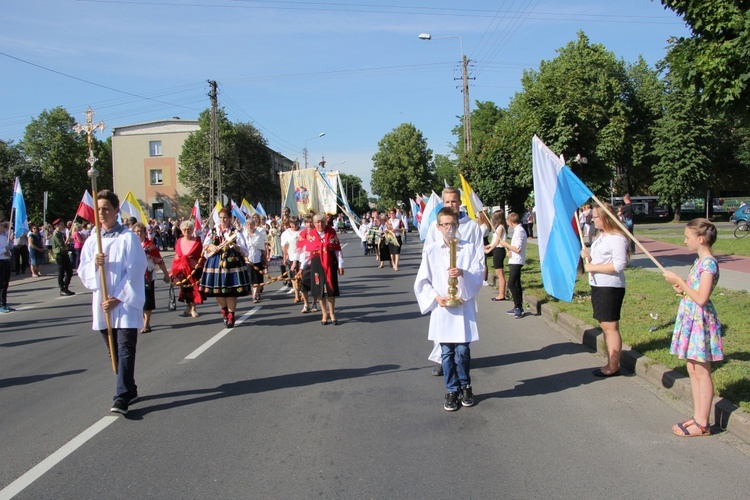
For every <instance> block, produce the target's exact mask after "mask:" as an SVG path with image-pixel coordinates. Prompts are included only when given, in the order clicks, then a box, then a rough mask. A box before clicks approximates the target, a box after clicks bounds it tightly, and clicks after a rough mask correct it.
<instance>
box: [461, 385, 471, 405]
mask: <svg viewBox="0 0 750 500" xmlns="http://www.w3.org/2000/svg"><path fill="white" fill-rule="evenodd" d="M461 405H463V406H474V393H472V392H471V386H466V387H464V388H463V389H461Z"/></svg>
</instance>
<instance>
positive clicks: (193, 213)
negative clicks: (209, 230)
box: [190, 200, 203, 231]
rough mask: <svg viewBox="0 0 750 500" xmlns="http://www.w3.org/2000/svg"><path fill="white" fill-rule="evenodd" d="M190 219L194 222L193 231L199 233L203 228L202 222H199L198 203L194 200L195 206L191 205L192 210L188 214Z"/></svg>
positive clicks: (199, 209)
mask: <svg viewBox="0 0 750 500" xmlns="http://www.w3.org/2000/svg"><path fill="white" fill-rule="evenodd" d="M190 217H192V218H193V220H194V221H195V222H194V224H195V230H196V231H200V229H201V227H203V221H201V206H200V204H199V203H198V200H195V205H193V210H192V211H191V212H190Z"/></svg>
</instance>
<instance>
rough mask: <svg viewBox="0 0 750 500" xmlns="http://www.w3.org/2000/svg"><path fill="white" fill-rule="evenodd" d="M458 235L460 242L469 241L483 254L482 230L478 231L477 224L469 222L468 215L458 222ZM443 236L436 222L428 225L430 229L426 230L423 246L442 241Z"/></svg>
mask: <svg viewBox="0 0 750 500" xmlns="http://www.w3.org/2000/svg"><path fill="white" fill-rule="evenodd" d="M458 234H459V236H460V237H461V239H462V240H467V241H470V242H471V243H473V244H474V246H476V247H477V249H478V250H481V252H480V253H482V254H484V239H482V230H481V229H479V224H477V223H476V222H474V221H473V220H471V218H470V217H469V216H468V215H464V217H462V218H460V219H459V220H458ZM442 240H443V235H442V234H441V233H440V230H439V229H438V228H437V221H435V222H433V223H432V224H430V228H429V229H428V230H427V237H426V238H425V240H424V244H425V246H427V244H428V243H434V242H435V241H442Z"/></svg>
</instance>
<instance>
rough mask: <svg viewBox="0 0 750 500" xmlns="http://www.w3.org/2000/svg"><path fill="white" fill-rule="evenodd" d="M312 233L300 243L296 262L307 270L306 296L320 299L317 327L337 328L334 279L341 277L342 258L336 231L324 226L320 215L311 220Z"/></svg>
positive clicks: (324, 223) (337, 282) (337, 290)
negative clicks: (308, 274) (307, 293)
mask: <svg viewBox="0 0 750 500" xmlns="http://www.w3.org/2000/svg"><path fill="white" fill-rule="evenodd" d="M313 226H314V229H313V230H308V231H307V233H306V237H305V240H304V241H303V245H304V246H303V247H302V254H301V255H300V262H302V268H303V269H309V270H310V277H311V280H310V295H312V296H313V297H317V298H319V299H320V304H321V311H322V318H321V323H322V324H323V325H328V324H331V323H333V324H334V325H338V324H339V320H338V319H337V318H336V313H335V310H334V309H335V305H336V297H338V296H339V281H338V277H339V276H343V274H344V256H343V254H342V252H341V243H340V242H339V238H338V235H337V234H336V231H335V230H334V229H333V228H331V227H329V226H327V221H326V218H325V216H324V215H321V214H316V215H315V216H314V217H313Z"/></svg>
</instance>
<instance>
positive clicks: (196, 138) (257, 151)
mask: <svg viewBox="0 0 750 500" xmlns="http://www.w3.org/2000/svg"><path fill="white" fill-rule="evenodd" d="M198 123H199V126H200V129H199V130H198V131H196V132H193V133H192V134H190V136H189V137H188V138H187V139H186V140H185V143H184V145H183V148H182V153H181V154H180V164H181V168H180V171H179V173H178V178H179V180H180V182H182V183H183V184H184V185H185V186H186V187H187V188H188V189H189V190H190V193H191V196H192V197H193V198H198V200H199V201H200V203H201V204H202V205H203V206H208V204H209V200H210V191H211V186H210V141H209V136H210V131H211V110H210V109H206V110H204V111H203V112H201V114H200V116H199V117H198ZM217 123H218V127H219V148H218V156H219V159H220V161H221V185H222V193H223V194H224V195H226V196H227V197H229V198H230V199H234V200H235V201H236V202H237V203H240V202H241V201H242V199H243V198H246V199H247V200H248V201H250V202H251V203H255V202H257V201H260V202H261V203H263V204H264V205H266V206H269V203H273V202H275V201H278V199H279V188H278V180H277V179H275V178H274V177H273V175H272V158H271V154H270V151H269V150H268V148H267V147H266V140H265V138H264V137H263V136H262V135H261V134H260V132H259V131H258V130H257V129H256V128H255V127H254V126H253V125H251V124H249V123H232V122H230V121H229V120H228V119H227V116H226V113H225V112H224V110H223V109H220V110H218V111H217ZM214 181H215V182H218V179H214Z"/></svg>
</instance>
